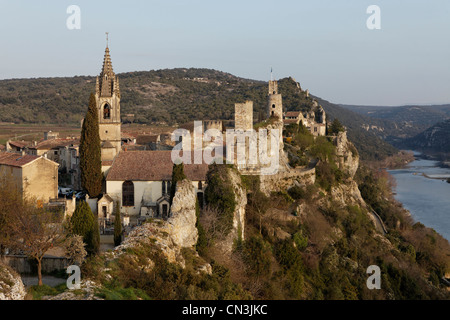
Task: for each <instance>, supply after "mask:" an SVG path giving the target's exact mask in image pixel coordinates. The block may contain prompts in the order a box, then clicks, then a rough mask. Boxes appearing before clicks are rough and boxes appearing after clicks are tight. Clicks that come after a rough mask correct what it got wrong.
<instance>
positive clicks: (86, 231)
mask: <svg viewBox="0 0 450 320" xmlns="http://www.w3.org/2000/svg"><path fill="white" fill-rule="evenodd" d="M70 227H71V233H72V234H77V235H80V236H82V237H83V242H84V243H85V244H86V251H87V253H88V254H89V255H92V254H96V253H98V251H99V248H100V232H99V228H98V221H97V219H96V217H95V216H94V214H93V213H92V210H91V208H90V207H89V205H88V204H87V203H86V201H80V203H79V204H78V205H77V207H76V208H75V212H74V213H73V215H72V217H71V219H70Z"/></svg>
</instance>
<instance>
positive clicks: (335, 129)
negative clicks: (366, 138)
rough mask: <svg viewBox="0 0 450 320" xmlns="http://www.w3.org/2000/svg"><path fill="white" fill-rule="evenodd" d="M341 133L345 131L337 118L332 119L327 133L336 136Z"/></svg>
mask: <svg viewBox="0 0 450 320" xmlns="http://www.w3.org/2000/svg"><path fill="white" fill-rule="evenodd" d="M343 131H345V128H344V126H343V125H342V124H341V122H340V121H339V120H338V118H336V119H334V120H333V122H332V123H331V125H330V129H329V133H331V134H336V135H337V134H338V133H339V132H343Z"/></svg>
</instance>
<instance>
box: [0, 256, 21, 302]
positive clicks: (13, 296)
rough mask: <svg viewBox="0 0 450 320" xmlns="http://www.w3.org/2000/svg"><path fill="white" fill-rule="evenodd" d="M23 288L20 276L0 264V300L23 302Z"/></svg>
mask: <svg viewBox="0 0 450 320" xmlns="http://www.w3.org/2000/svg"><path fill="white" fill-rule="evenodd" d="M25 295H26V290H25V286H24V285H23V282H22V279H21V278H20V276H19V275H18V274H17V273H16V272H15V271H14V270H12V269H11V268H10V267H7V266H5V265H3V264H0V300H23V299H24V298H25Z"/></svg>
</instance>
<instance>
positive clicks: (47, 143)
mask: <svg viewBox="0 0 450 320" xmlns="http://www.w3.org/2000/svg"><path fill="white" fill-rule="evenodd" d="M79 143H80V141H79V140H78V139H50V140H42V141H40V142H38V143H37V144H36V145H35V146H33V145H30V146H28V148H29V149H39V150H43V149H44V150H47V149H48V150H50V149H53V148H59V147H66V146H70V145H72V144H73V145H78V144H79Z"/></svg>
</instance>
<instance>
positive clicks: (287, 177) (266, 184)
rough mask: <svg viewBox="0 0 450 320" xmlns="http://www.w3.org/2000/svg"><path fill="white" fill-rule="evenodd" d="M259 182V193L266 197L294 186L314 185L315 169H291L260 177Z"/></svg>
mask: <svg viewBox="0 0 450 320" xmlns="http://www.w3.org/2000/svg"><path fill="white" fill-rule="evenodd" d="M260 181H261V186H260V187H261V191H262V192H264V194H265V195H266V196H270V193H271V192H278V191H283V190H288V189H289V188H291V187H293V186H295V185H298V186H302V187H303V186H307V185H310V184H314V183H315V181H316V169H315V168H291V169H288V170H286V171H282V172H278V173H277V174H274V175H265V176H261V177H260Z"/></svg>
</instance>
